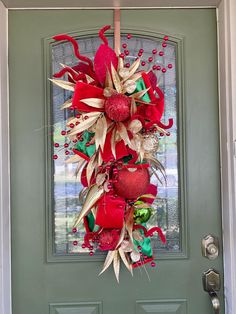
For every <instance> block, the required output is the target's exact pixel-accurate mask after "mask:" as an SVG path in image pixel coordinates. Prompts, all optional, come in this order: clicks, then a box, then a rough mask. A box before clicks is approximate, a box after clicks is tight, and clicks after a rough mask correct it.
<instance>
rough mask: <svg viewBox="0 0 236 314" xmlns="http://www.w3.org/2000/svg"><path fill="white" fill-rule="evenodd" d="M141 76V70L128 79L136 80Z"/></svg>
mask: <svg viewBox="0 0 236 314" xmlns="http://www.w3.org/2000/svg"><path fill="white" fill-rule="evenodd" d="M141 77H142V72H137V73H135V74H134V75H132V77H130V79H132V81H135V82H136V81H137V80H139V79H140V78H141Z"/></svg>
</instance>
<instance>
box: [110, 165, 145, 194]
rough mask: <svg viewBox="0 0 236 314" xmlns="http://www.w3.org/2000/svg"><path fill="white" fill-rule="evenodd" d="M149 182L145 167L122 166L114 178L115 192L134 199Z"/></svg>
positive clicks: (143, 190) (142, 192)
mask: <svg viewBox="0 0 236 314" xmlns="http://www.w3.org/2000/svg"><path fill="white" fill-rule="evenodd" d="M149 184H150V175H149V172H148V169H147V168H122V169H121V170H119V171H118V177H117V179H116V180H114V185H113V186H114V190H115V192H116V193H117V194H118V195H119V196H121V197H124V198H126V199H136V198H137V197H139V196H141V195H143V194H144V193H145V192H146V191H147V188H148V186H149Z"/></svg>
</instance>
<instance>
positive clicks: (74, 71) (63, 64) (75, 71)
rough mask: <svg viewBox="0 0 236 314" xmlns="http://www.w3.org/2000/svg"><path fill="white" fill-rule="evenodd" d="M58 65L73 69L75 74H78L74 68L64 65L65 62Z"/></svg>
mask: <svg viewBox="0 0 236 314" xmlns="http://www.w3.org/2000/svg"><path fill="white" fill-rule="evenodd" d="M60 66H61V67H63V68H69V69H70V70H71V71H73V72H74V73H75V74H78V72H77V71H75V69H73V68H72V67H70V66H68V65H66V64H63V63H60Z"/></svg>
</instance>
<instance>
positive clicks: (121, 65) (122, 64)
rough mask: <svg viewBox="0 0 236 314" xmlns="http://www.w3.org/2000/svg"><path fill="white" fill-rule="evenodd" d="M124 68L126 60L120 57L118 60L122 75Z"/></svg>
mask: <svg viewBox="0 0 236 314" xmlns="http://www.w3.org/2000/svg"><path fill="white" fill-rule="evenodd" d="M123 68H124V59H123V58H121V57H119V58H118V72H119V74H120V70H122V69H123Z"/></svg>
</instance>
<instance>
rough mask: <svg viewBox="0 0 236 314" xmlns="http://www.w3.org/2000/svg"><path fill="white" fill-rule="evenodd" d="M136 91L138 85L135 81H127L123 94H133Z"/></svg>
mask: <svg viewBox="0 0 236 314" xmlns="http://www.w3.org/2000/svg"><path fill="white" fill-rule="evenodd" d="M135 89H136V83H135V81H133V80H127V81H126V82H125V84H124V85H123V92H124V93H128V94H132V93H133V92H134V91H135Z"/></svg>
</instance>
